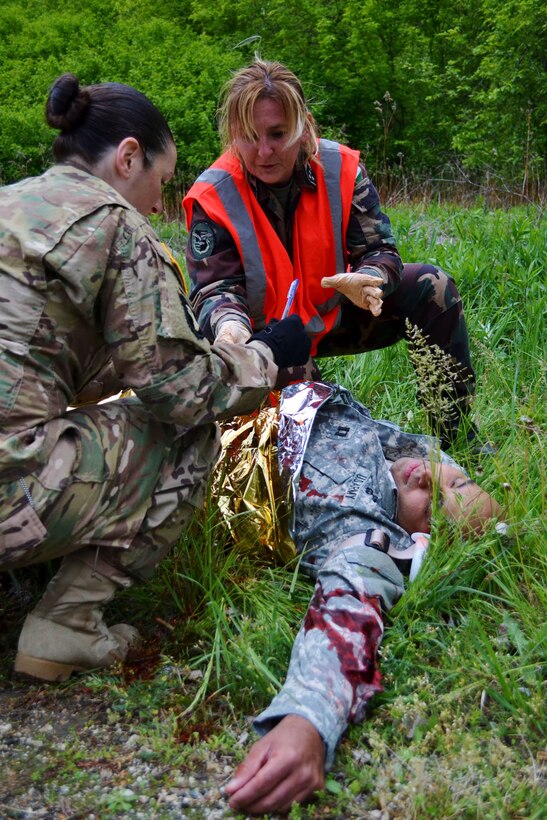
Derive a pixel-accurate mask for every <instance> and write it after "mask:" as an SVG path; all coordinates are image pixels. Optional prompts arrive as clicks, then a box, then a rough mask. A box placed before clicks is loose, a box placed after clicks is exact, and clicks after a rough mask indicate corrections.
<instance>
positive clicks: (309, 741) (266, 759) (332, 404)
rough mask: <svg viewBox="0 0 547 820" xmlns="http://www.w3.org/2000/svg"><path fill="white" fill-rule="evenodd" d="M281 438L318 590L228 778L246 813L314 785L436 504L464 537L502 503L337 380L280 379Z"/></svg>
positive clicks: (361, 686)
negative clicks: (253, 734)
mask: <svg viewBox="0 0 547 820" xmlns="http://www.w3.org/2000/svg"><path fill="white" fill-rule="evenodd" d="M278 448H279V466H280V469H281V473H282V476H284V478H285V480H286V482H288V483H290V485H291V489H292V492H291V495H292V501H293V506H292V522H291V536H292V539H293V541H294V544H295V546H296V552H297V554H298V555H299V558H300V566H301V568H302V569H303V570H304V571H305V572H307V573H308V574H309V575H311V577H312V578H313V579H314V580H315V590H314V593H313V596H312V599H311V602H310V604H309V607H308V611H307V613H306V616H305V618H304V621H303V623H302V625H301V628H300V630H299V632H298V635H297V637H296V640H295V642H294V646H293V649H292V654H291V660H290V665H289V670H288V673H287V677H286V680H285V683H284V685H283V687H282V689H281V691H280V692H279V693H278V694H277V695H276V696H275V697H274V698H273V700H272V702H271V703H270V705H269V706H268V707H267V708H266V709H265V711H263V712H262V713H261V714H260V715H259V716H258V718H257V719H256V720H255V724H254V725H255V728H256V729H257V731H258V733H259V734H260V735H262V737H261V738H260V739H259V740H258V741H257V742H256V743H255V744H254V745H253V746H252V748H251V750H250V752H249V754H248V755H247V757H246V758H245V760H244V761H243V762H242V763H241V764H240V766H239V767H238V769H237V770H236V773H235V776H234V777H233V779H232V780H231V781H230V783H228V785H227V786H226V792H227V794H228V795H229V796H230V806H231V807H232V808H234V809H239V810H241V811H246V812H249V813H252V814H264V813H268V812H275V811H278V812H283V811H288V810H289V808H290V806H291V805H292V803H295V802H303V801H305V800H307V799H309V798H310V797H311V796H312V794H313V793H314V792H315V791H317V790H318V789H320V788H322V787H323V785H324V774H325V769H328V768H329V767H330V766H331V765H332V762H333V758H334V754H335V750H336V747H337V744H338V742H339V740H340V738H341V736H342V734H343V733H344V731H345V730H346V728H347V726H348V724H349V723H354V722H357V721H359V720H361V719H362V718H363V717H364V713H365V709H366V706H367V703H368V701H369V700H370V698H371V697H372V696H373V695H374V694H375V693H377V692H379V691H381V689H382V687H381V684H380V680H381V677H380V672H379V669H378V664H377V651H378V647H379V644H380V642H381V639H382V636H383V617H382V615H383V612H384V611H386V610H389V609H390V608H391V607H393V605H394V604H395V603H396V602H397V600H398V599H399V598H400V596H401V595H402V594H403V591H404V577H403V571H408V568H409V567H412V569H411V570H410V572H411V577H412V574H413V573H414V574H415V573H416V571H417V568H418V563H419V561H420V559H421V558H422V557H423V554H424V548H425V547H426V546H427V541H428V537H429V533H430V531H431V519H432V514H433V513H436V512H439V513H440V514H442V515H445V516H446V517H447V518H448V519H449V520H451V521H453V522H454V523H455V525H456V526H457V528H458V531H459V532H460V533H463V534H464V535H474V534H480V533H481V532H482V531H483V530H484V529H485V528H486V526H487V525H489V524H490V523H492V524H493V522H494V521H495V519H499V518H500V517H501V512H502V511H501V508H500V507H499V505H498V504H497V503H496V501H495V500H494V499H493V498H492V497H491V496H490V495H489V494H488V493H486V492H485V491H483V490H481V488H480V487H479V486H478V485H477V484H476V483H475V482H474V481H472V480H471V479H470V478H469V477H468V476H467V474H466V473H465V472H464V471H463V470H462V469H461V468H460V467H459V466H458V465H457V464H456V463H455V462H454V461H453V460H452V459H451V458H450V457H449V456H447V455H446V454H445V453H443V452H441V451H440V449H439V445H438V442H437V440H436V439H434V438H432V437H429V436H425V435H413V434H409V433H404V432H403V431H401V430H400V429H399V428H398V427H397V426H396V425H394V424H391V423H388V422H384V421H376V420H374V419H373V418H372V417H371V416H370V414H369V412H368V410H367V409H366V408H365V407H363V406H362V405H361V404H359V403H358V402H356V401H355V400H354V399H353V398H352V396H351V394H350V393H349V392H348V391H347V390H345V389H344V388H342V387H339V386H337V385H332V384H326V383H321V382H301V383H299V384H294V385H291V386H289V387H287V388H285V389H284V391H283V393H282V398H281V403H280V408H279V434H278ZM412 565H413V566H412Z"/></svg>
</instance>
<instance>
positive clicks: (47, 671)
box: [14, 652, 85, 683]
mask: <svg viewBox="0 0 547 820" xmlns="http://www.w3.org/2000/svg"><path fill="white" fill-rule="evenodd" d="M14 668H15V671H16V672H18V673H19V674H21V675H29V676H30V677H31V678H39V679H40V680H45V681H50V682H52V683H60V682H62V681H65V680H68V679H69V678H70V676H71V675H72V673H73V672H84V671H85V669H84V667H83V666H75V665H74V664H73V663H59V662H58V661H46V660H44V659H43V658H33V657H32V656H31V655H23V654H22V653H21V652H18V653H17V655H16V657H15V667H14Z"/></svg>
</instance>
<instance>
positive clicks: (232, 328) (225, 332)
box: [215, 320, 251, 345]
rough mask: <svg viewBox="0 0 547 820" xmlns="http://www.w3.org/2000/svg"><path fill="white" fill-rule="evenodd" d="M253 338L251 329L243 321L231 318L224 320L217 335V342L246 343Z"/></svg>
mask: <svg viewBox="0 0 547 820" xmlns="http://www.w3.org/2000/svg"><path fill="white" fill-rule="evenodd" d="M250 338H251V331H250V330H249V328H248V327H247V325H244V324H243V322H236V321H233V320H229V321H228V322H223V323H222V324H221V326H220V328H219V331H218V333H217V335H216V336H215V342H229V344H232V345H244V344H245V342H246V341H247V340H248V339H250Z"/></svg>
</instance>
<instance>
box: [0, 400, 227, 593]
mask: <svg viewBox="0 0 547 820" xmlns="http://www.w3.org/2000/svg"><path fill="white" fill-rule="evenodd" d="M56 423H57V424H58V420H56ZM60 429H61V433H60V435H59V437H58V439H57V441H56V443H55V445H54V448H53V451H52V453H51V456H50V458H49V460H48V463H47V464H46V465H45V467H44V468H43V469H42V470H40V471H39V472H37V473H36V474H34V475H29V476H26V477H25V478H24V479H22V480H16V481H11V482H8V483H5V484H0V503H1V512H0V570H6V569H11V568H16V567H21V566H27V565H29V564H35V563H38V562H42V561H48V560H50V559H52V558H56V557H59V556H62V555H68V554H69V553H74V552H76V551H77V550H82V549H86V550H89V548H94V549H96V550H99V551H100V559H101V561H104V562H105V563H107V564H109V565H111V566H114V567H117V568H118V569H121V570H122V571H124V572H126V573H127V574H129V575H131V576H134V577H136V578H147V577H149V576H150V575H151V574H152V572H153V570H154V568H155V567H156V566H157V564H158V563H159V562H160V561H161V560H162V559H163V558H164V556H165V555H166V554H167V553H168V552H169V550H170V549H171V548H172V547H173V545H174V544H175V543H176V541H177V539H178V538H179V537H180V534H181V532H182V530H183V528H184V527H185V525H186V524H187V523H188V522H189V520H190V518H191V517H192V515H193V512H194V510H195V509H196V507H197V506H200V505H201V503H202V501H203V497H204V491H205V486H206V483H207V479H208V477H209V474H210V472H211V470H212V467H213V466H214V464H215V462H216V460H217V457H218V454H219V449H220V445H219V433H218V429H217V426H216V425H215V424H208V425H204V426H202V427H197V428H195V429H193V430H190V431H187V432H182V431H181V430H177V428H176V427H174V426H171V425H167V424H164V423H161V422H159V421H157V420H156V419H154V418H153V417H152V416H151V415H150V414H149V413H148V411H147V410H146V408H145V407H144V405H142V404H141V403H140V402H139V401H138V400H137V399H124V400H120V401H116V402H111V403H107V404H102V405H94V406H90V407H84V408H80V409H77V410H72V411H70V412H69V413H67V414H66V415H65V417H64V423H63V424H62V425H61V426H60Z"/></svg>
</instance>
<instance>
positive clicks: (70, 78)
mask: <svg viewBox="0 0 547 820" xmlns="http://www.w3.org/2000/svg"><path fill="white" fill-rule="evenodd" d="M88 105H89V93H88V91H87V89H86V88H80V83H79V81H78V78H77V77H75V76H74V74H63V75H62V76H61V77H59V78H58V79H57V80H55V82H54V83H53V86H52V87H51V91H50V92H49V97H48V100H47V103H46V120H47V122H48V124H49V125H51V127H52V128H58V129H59V130H61V131H70V130H71V129H72V128H75V127H76V126H77V125H79V123H81V122H82V120H83V118H84V116H85V113H86V111H87V108H88Z"/></svg>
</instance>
